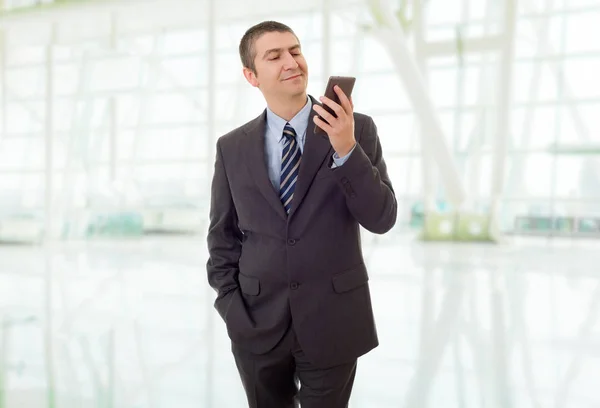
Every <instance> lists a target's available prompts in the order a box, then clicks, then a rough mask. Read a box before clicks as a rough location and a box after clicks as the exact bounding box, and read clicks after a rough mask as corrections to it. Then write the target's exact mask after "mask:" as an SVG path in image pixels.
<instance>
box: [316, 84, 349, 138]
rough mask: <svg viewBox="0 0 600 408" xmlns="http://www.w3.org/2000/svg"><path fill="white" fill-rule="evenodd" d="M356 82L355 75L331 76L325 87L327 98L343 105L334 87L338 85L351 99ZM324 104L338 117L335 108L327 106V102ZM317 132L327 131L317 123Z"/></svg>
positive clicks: (326, 108) (325, 107) (324, 106)
mask: <svg viewBox="0 0 600 408" xmlns="http://www.w3.org/2000/svg"><path fill="white" fill-rule="evenodd" d="M355 82H356V78H355V77H348V76H330V77H329V81H327V87H326V88H325V96H326V97H327V98H329V99H331V100H332V101H334V102H335V103H337V104H340V105H341V102H340V98H338V96H337V93H335V91H334V90H333V87H334V86H336V85H338V86H339V87H340V88H341V89H342V91H343V92H344V94H345V95H346V96H347V97H348V99H350V96H351V95H352V89H354V83H355ZM322 106H323V108H324V109H325V110H326V111H327V112H329V113H330V114H332V115H333V116H335V117H337V115H336V114H335V112H333V110H332V109H331V108H330V107H329V106H327V105H325V104H322ZM319 118H320V119H323V118H322V117H321V116H320V115H319ZM323 120H324V121H325V122H327V121H326V120H325V119H323ZM315 133H325V131H324V130H323V129H321V128H320V127H319V126H318V125H317V124H315Z"/></svg>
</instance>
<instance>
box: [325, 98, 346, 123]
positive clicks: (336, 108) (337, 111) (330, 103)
mask: <svg viewBox="0 0 600 408" xmlns="http://www.w3.org/2000/svg"><path fill="white" fill-rule="evenodd" d="M320 99H321V102H323V104H324V105H327V106H329V107H330V108H331V110H333V111H334V112H335V114H336V116H337V117H338V118H339V117H340V115H341V114H342V113H345V111H344V108H342V107H341V106H340V105H338V104H337V103H335V102H334V101H332V100H331V99H329V98H328V97H326V96H321V98H320Z"/></svg>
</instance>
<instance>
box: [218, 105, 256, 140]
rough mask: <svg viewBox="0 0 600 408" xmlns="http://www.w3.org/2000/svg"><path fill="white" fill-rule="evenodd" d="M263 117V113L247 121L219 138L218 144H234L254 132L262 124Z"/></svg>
mask: <svg viewBox="0 0 600 408" xmlns="http://www.w3.org/2000/svg"><path fill="white" fill-rule="evenodd" d="M264 115H265V112H263V113H261V114H260V115H259V116H257V117H256V118H254V119H252V120H249V121H248V122H246V123H244V124H243V125H241V126H238V127H237V128H235V129H233V130H230V131H229V132H227V133H225V134H224V135H221V136H219V138H218V142H219V143H220V144H226V145H228V144H230V143H236V142H237V141H239V139H240V138H243V137H244V136H245V135H247V134H251V133H253V132H256V131H257V130H258V129H257V128H258V127H259V126H260V125H261V124H262V123H263V122H264Z"/></svg>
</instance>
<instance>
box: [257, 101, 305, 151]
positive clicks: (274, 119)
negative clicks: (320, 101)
mask: <svg viewBox="0 0 600 408" xmlns="http://www.w3.org/2000/svg"><path fill="white" fill-rule="evenodd" d="M306 99H307V100H306V104H305V105H304V107H303V108H302V109H300V112H298V113H297V114H296V116H294V117H293V118H292V119H291V120H290V121H289V123H290V126H291V127H293V128H294V130H295V131H296V135H297V136H298V137H299V138H301V139H303V138H304V135H305V134H306V129H307V128H308V120H309V118H310V111H311V109H312V100H311V99H310V98H309V97H308V96H307V97H306ZM286 123H288V122H287V121H286V120H285V119H283V118H282V117H280V116H277V115H276V114H275V113H273V111H272V110H271V109H269V107H268V106H267V126H268V127H269V130H271V133H272V134H273V135H276V136H277V141H278V142H280V141H281V139H282V138H283V128H284V127H285V124H286Z"/></svg>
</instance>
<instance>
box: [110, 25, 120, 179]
mask: <svg viewBox="0 0 600 408" xmlns="http://www.w3.org/2000/svg"><path fill="white" fill-rule="evenodd" d="M117 35H118V25H117V15H116V13H112V14H111V18H110V49H111V50H112V51H116V50H117ZM108 121H109V135H108V143H109V145H108V146H109V150H108V155H109V158H108V160H109V166H110V167H109V177H110V178H109V179H110V183H111V184H114V182H115V181H117V176H118V174H117V154H118V152H117V133H118V130H117V129H118V123H117V121H118V118H117V98H116V97H115V96H114V95H112V96H111V97H110V98H109V100H108Z"/></svg>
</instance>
